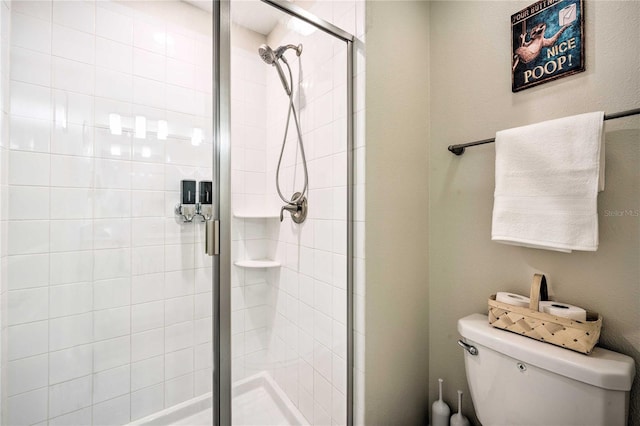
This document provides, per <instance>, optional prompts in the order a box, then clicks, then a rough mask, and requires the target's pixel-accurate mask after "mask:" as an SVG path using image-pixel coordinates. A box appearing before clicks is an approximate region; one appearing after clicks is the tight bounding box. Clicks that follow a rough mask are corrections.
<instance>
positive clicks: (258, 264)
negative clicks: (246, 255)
mask: <svg viewBox="0 0 640 426" xmlns="http://www.w3.org/2000/svg"><path fill="white" fill-rule="evenodd" d="M234 265H236V266H239V267H241V268H279V267H280V266H282V265H281V264H280V262H276V261H275V260H270V259H260V260H238V261H237V262H235V263H234Z"/></svg>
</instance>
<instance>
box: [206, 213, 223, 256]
mask: <svg viewBox="0 0 640 426" xmlns="http://www.w3.org/2000/svg"><path fill="white" fill-rule="evenodd" d="M204 233H205V239H204V251H205V253H206V254H208V255H209V256H218V255H219V254H220V221H219V220H217V219H210V220H207V221H205V231H204Z"/></svg>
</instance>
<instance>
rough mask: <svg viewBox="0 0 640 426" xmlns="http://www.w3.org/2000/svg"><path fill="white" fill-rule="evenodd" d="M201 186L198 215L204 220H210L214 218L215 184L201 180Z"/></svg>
mask: <svg viewBox="0 0 640 426" xmlns="http://www.w3.org/2000/svg"><path fill="white" fill-rule="evenodd" d="M199 186H200V188H199V192H198V196H199V199H198V201H199V202H198V205H197V208H196V214H198V215H200V216H202V218H203V219H204V220H210V219H211V218H212V217H213V182H211V181H210V180H201V181H200V182H199Z"/></svg>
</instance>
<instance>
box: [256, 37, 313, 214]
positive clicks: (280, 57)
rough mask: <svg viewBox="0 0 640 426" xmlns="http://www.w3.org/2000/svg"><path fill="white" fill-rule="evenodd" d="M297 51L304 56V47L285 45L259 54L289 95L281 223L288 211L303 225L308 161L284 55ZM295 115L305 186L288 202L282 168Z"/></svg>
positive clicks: (277, 184) (264, 47)
mask: <svg viewBox="0 0 640 426" xmlns="http://www.w3.org/2000/svg"><path fill="white" fill-rule="evenodd" d="M289 49H291V50H295V52H296V56H298V57H300V55H301V54H302V45H301V44H298V45H297V46H296V45H293V44H285V45H283V46H280V47H278V48H277V49H276V50H273V49H272V48H271V47H269V46H267V45H266V44H263V45H261V46H260V47H259V48H258V54H259V55H260V58H262V60H263V61H264V62H265V63H267V64H269V65H273V66H274V67H275V68H276V70H277V71H278V76H279V77H280V81H281V82H282V87H284V91H285V92H286V93H287V96H288V97H289V111H288V112H287V122H286V124H285V127H284V136H283V138H282V148H281V149H280V158H279V159H278V167H277V168H276V189H277V190H278V195H279V196H280V199H281V200H282V201H284V202H285V205H284V206H283V207H282V209H281V210H280V222H282V221H283V220H284V212H285V211H288V212H289V214H291V218H292V219H293V221H294V222H295V223H302V222H304V220H305V219H306V217H307V197H306V195H305V194H306V193H307V189H309V172H308V170H307V159H306V157H305V154H304V143H303V142H302V131H301V130H300V121H299V120H298V112H297V111H296V106H295V105H294V103H293V91H292V90H291V89H292V87H293V73H292V72H291V67H290V66H289V62H288V61H287V58H285V56H284V54H285V52H286V51H287V50H289ZM280 61H282V63H284V64H285V65H286V66H287V71H289V81H287V77H286V76H285V74H284V71H283V70H282V67H281V66H280ZM292 115H293V122H294V123H295V126H296V131H297V133H298V145H299V146H300V156H301V157H302V168H303V170H304V186H303V188H302V191H301V192H295V193H294V194H293V197H292V198H291V199H290V200H288V199H287V198H285V197H284V195H282V191H281V190H280V166H281V164H282V155H283V153H284V146H285V145H286V143H287V133H288V132H289V122H290V120H291V116H292Z"/></svg>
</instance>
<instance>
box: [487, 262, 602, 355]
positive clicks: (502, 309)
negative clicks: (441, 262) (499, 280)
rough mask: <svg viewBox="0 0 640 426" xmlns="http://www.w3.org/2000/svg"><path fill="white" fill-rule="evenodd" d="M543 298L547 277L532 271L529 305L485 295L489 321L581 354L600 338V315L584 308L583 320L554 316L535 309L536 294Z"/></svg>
mask: <svg viewBox="0 0 640 426" xmlns="http://www.w3.org/2000/svg"><path fill="white" fill-rule="evenodd" d="M541 292H542V294H543V297H544V298H545V299H546V296H544V295H546V292H547V281H546V279H545V277H544V275H541V274H535V275H534V276H533V283H532V284H531V300H530V302H529V308H522V307H519V306H513V305H509V304H507V303H502V302H498V301H496V295H495V294H493V295H491V297H490V298H489V324H491V325H492V326H494V327H497V328H501V329H503V330H508V331H511V332H513V333H517V334H521V335H523V336H527V337H530V338H532V339H536V340H540V341H542V342H547V343H551V344H552V345H556V346H560V347H563V348H566V349H571V350H574V351H576V352H580V353H583V354H589V353H591V351H592V350H593V347H594V346H595V345H596V343H598V339H599V338H600V328H601V327H602V316H600V315H598V314H597V313H595V312H587V320H586V321H577V320H572V319H569V318H562V317H557V316H555V315H549V314H547V313H544V312H540V311H539V302H540V294H541Z"/></svg>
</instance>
